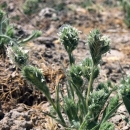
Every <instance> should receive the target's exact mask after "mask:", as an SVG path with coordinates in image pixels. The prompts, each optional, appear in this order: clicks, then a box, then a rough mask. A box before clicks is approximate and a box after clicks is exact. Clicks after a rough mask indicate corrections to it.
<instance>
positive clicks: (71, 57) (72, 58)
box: [68, 53, 75, 66]
mask: <svg viewBox="0 0 130 130" xmlns="http://www.w3.org/2000/svg"><path fill="white" fill-rule="evenodd" d="M68 56H69V61H70V65H71V66H72V64H74V63H75V60H74V57H73V54H72V53H68Z"/></svg>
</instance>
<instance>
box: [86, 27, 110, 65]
mask: <svg viewBox="0 0 130 130" xmlns="http://www.w3.org/2000/svg"><path fill="white" fill-rule="evenodd" d="M87 42H88V45H89V49H90V53H91V56H92V60H93V63H94V65H97V64H99V62H100V60H101V57H102V55H103V54H105V53H106V52H108V51H109V49H110V45H109V44H110V40H109V39H108V38H107V37H105V36H102V35H101V33H100V31H99V30H98V29H94V30H93V31H91V32H90V34H89V36H88V39H87Z"/></svg>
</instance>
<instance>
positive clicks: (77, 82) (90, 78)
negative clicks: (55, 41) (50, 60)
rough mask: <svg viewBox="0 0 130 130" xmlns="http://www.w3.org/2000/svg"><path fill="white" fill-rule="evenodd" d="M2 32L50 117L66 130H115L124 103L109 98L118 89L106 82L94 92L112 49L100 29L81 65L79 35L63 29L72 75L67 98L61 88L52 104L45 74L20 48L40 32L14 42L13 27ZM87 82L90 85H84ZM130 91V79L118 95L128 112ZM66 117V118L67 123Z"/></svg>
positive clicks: (91, 37) (92, 36)
mask: <svg viewBox="0 0 130 130" xmlns="http://www.w3.org/2000/svg"><path fill="white" fill-rule="evenodd" d="M0 16H1V17H0V18H1V20H2V19H3V17H4V13H3V12H1V15H0ZM3 30H4V31H5V32H4V35H3V34H2V33H1V35H0V38H1V39H0V40H1V41H2V40H3V39H4V40H9V43H12V44H10V46H9V47H8V53H9V57H10V59H11V60H12V62H13V63H14V64H16V65H17V66H18V67H19V68H20V69H21V71H22V75H23V77H24V78H25V79H26V80H27V81H28V82H30V83H31V84H33V85H35V86H36V87H37V88H38V89H39V90H41V91H42V92H43V93H44V94H45V96H46V97H47V99H48V101H49V102H50V104H51V105H52V107H53V108H51V112H50V113H46V112H43V113H44V114H46V115H48V116H50V117H52V118H53V119H55V120H56V121H57V122H58V123H60V124H61V125H62V126H63V127H65V128H66V129H67V130H103V129H106V130H108V129H110V130H114V125H113V124H112V123H110V122H108V120H109V119H110V118H111V116H112V115H113V113H114V112H116V110H117V109H118V107H119V106H120V105H121V104H122V102H121V103H119V95H118V93H117V95H116V96H115V97H112V98H111V99H109V98H110V95H111V93H112V92H113V91H116V90H117V89H118V88H117V87H113V85H112V83H111V82H110V81H107V82H102V83H99V84H98V85H97V87H96V89H93V88H94V87H95V86H94V84H93V83H94V80H95V79H96V78H97V77H98V75H99V65H100V60H101V58H102V55H103V54H105V53H107V52H108V51H109V49H110V46H109V44H110V40H109V39H108V38H107V37H104V36H103V35H102V34H101V32H100V31H99V30H98V29H94V30H93V31H91V32H90V34H89V35H88V39H87V43H88V46H89V50H90V54H91V57H90V58H85V60H83V61H81V64H79V65H77V64H75V59H74V56H73V54H72V52H73V51H74V50H75V49H76V47H77V46H78V41H79V37H78V34H79V31H78V30H77V29H75V28H74V27H72V26H70V25H65V26H63V27H62V28H61V29H60V31H59V33H58V35H59V39H60V41H61V43H62V44H63V45H64V47H65V50H66V51H67V53H68V56H69V60H70V65H71V66H70V69H69V71H66V70H64V71H65V72H66V78H67V84H66V90H67V94H66V95H64V93H63V92H62V90H61V88H60V85H58V86H57V88H56V98H55V100H53V99H52V98H51V94H50V91H49V87H48V86H47V84H46V81H45V77H44V74H43V73H42V71H41V70H40V69H38V68H37V67H34V66H32V65H30V64H29V62H28V58H29V57H28V51H26V50H24V51H23V49H22V48H21V47H20V45H21V44H23V43H26V42H27V41H29V40H31V39H33V38H37V37H38V36H40V35H41V32H40V31H34V32H33V33H32V35H31V36H29V37H28V38H26V39H22V40H17V39H16V38H12V37H14V35H13V34H14V33H13V29H12V28H11V27H10V26H8V28H6V29H4V28H3ZM3 30H1V32H2V31H3ZM2 38H3V39H2ZM86 80H87V82H88V83H86V82H85V81H86ZM129 88H130V77H128V78H127V80H122V82H121V85H120V87H119V93H120V94H121V95H122V98H123V102H124V104H125V105H126V108H127V110H128V111H129V112H130V107H129V103H130V89H129ZM60 94H61V95H60ZM60 101H62V104H63V105H61V104H60ZM101 112H102V113H103V115H102V117H101V120H98V119H99V116H101V115H100V113H101ZM63 113H64V116H63ZM64 117H66V120H65V119H64Z"/></svg>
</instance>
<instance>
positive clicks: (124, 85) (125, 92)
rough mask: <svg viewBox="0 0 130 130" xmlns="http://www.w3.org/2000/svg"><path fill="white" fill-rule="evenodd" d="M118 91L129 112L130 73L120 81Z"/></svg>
mask: <svg viewBox="0 0 130 130" xmlns="http://www.w3.org/2000/svg"><path fill="white" fill-rule="evenodd" d="M119 93H120V94H121V95H122V99H123V102H124V104H125V106H126V109H127V111H128V112H129V114H130V75H128V76H127V77H126V79H123V80H122V81H121V84H120V86H119Z"/></svg>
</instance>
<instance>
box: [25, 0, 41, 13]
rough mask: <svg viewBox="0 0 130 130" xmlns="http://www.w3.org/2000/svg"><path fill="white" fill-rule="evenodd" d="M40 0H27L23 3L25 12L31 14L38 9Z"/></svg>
mask: <svg viewBox="0 0 130 130" xmlns="http://www.w3.org/2000/svg"><path fill="white" fill-rule="evenodd" d="M38 2H39V1H38V0H26V1H25V3H24V5H23V12H24V13H25V14H27V15H31V14H33V13H35V12H36V10H37V9H38Z"/></svg>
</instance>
